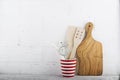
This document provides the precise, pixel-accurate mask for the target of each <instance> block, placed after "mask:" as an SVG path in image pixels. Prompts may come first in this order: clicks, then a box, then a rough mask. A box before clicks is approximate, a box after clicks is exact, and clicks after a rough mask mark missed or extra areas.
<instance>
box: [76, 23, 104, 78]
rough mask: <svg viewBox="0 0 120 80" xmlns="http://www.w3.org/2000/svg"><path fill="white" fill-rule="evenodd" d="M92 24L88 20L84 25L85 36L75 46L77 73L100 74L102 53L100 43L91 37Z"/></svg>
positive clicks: (101, 70)
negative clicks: (76, 46) (77, 45)
mask: <svg viewBox="0 0 120 80" xmlns="http://www.w3.org/2000/svg"><path fill="white" fill-rule="evenodd" d="M92 29H93V24H92V23H91V22H88V23H87V24H86V27H85V31H86V37H85V39H84V40H83V41H82V43H81V44H80V45H79V47H78V48H77V54H76V57H77V68H78V69H77V74H78V75H88V76H89V75H93V76H96V75H102V72H103V53H102V44H101V43H100V42H98V41H96V40H94V39H93V37H92Z"/></svg>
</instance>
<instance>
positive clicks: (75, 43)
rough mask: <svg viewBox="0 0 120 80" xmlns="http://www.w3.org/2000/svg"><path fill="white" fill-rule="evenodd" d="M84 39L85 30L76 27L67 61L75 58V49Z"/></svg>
mask: <svg viewBox="0 0 120 80" xmlns="http://www.w3.org/2000/svg"><path fill="white" fill-rule="evenodd" d="M84 37H85V30H84V29H82V28H80V27H77V30H76V33H75V35H74V41H73V48H72V52H71V53H70V55H69V57H68V59H74V58H75V56H76V49H77V47H78V46H79V45H80V43H81V42H82V40H83V39H84Z"/></svg>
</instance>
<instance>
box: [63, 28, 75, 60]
mask: <svg viewBox="0 0 120 80" xmlns="http://www.w3.org/2000/svg"><path fill="white" fill-rule="evenodd" d="M76 29H77V28H76V27H74V26H69V27H68V29H67V31H66V36H65V42H66V43H67V47H68V49H69V53H68V54H67V56H66V58H67V57H68V56H69V54H70V53H71V50H72V48H73V38H74V35H75V32H76Z"/></svg>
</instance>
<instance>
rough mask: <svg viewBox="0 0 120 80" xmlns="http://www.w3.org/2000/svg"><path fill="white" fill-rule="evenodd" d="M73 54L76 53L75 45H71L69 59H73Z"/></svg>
mask: <svg viewBox="0 0 120 80" xmlns="http://www.w3.org/2000/svg"><path fill="white" fill-rule="evenodd" d="M75 55H76V47H73V49H72V52H71V54H70V57H69V59H74V58H75Z"/></svg>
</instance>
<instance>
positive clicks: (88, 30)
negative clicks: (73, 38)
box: [85, 22, 93, 38]
mask: <svg viewBox="0 0 120 80" xmlns="http://www.w3.org/2000/svg"><path fill="white" fill-rule="evenodd" d="M92 30H93V23H92V22H88V23H87V24H86V26H85V31H86V33H87V34H86V38H87V37H92Z"/></svg>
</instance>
